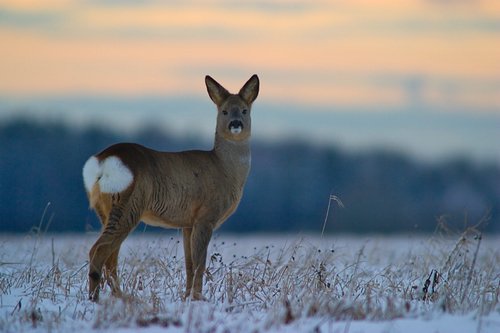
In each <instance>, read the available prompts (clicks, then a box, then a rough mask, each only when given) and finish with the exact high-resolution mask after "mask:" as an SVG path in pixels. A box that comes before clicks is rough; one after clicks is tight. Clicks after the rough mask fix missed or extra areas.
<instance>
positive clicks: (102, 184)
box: [83, 156, 134, 193]
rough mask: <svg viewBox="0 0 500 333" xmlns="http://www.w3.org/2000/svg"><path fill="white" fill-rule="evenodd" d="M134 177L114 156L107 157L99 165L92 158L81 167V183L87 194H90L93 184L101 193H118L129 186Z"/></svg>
mask: <svg viewBox="0 0 500 333" xmlns="http://www.w3.org/2000/svg"><path fill="white" fill-rule="evenodd" d="M133 180H134V175H133V174H132V172H131V171H130V169H129V168H128V167H127V166H126V165H125V164H123V162H122V161H121V160H120V159H119V158H118V157H116V156H109V157H108V158H106V159H105V160H103V161H101V162H100V163H99V160H98V159H97V158H96V157H95V156H92V157H91V158H89V159H88V161H87V162H86V163H85V165H84V166H83V183H84V184H85V189H86V190H87V192H91V190H92V187H94V184H95V183H99V188H100V190H101V192H103V193H118V192H122V191H123V190H125V189H126V188H127V187H129V186H130V184H131V183H132V181H133Z"/></svg>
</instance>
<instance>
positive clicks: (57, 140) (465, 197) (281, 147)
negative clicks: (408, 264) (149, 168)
mask: <svg viewBox="0 0 500 333" xmlns="http://www.w3.org/2000/svg"><path fill="white" fill-rule="evenodd" d="M121 141H128V142H137V143H140V144H143V145H146V146H149V147H151V148H154V149H158V150H164V151H179V150H185V149H211V145H212V143H211V142H206V141H204V140H202V139H198V138H195V137H185V138H179V137H176V136H173V135H169V133H165V132H164V131H163V130H160V129H158V128H154V127H149V128H144V129H142V130H139V131H137V132H134V133H128V132H127V133H125V132H119V131H110V130H109V129H104V128H99V127H77V126H71V125H67V124H64V123H62V122H61V123H58V122H36V121H34V120H26V119H16V120H10V121H7V122H4V123H3V124H0V232H10V233H25V232H28V231H30V230H32V229H34V228H35V229H36V228H40V227H41V228H42V229H44V231H45V230H47V231H49V232H84V231H90V230H94V231H95V230H99V222H98V220H97V218H96V216H95V214H94V213H93V212H92V211H91V210H89V208H88V202H87V198H86V195H85V191H84V188H83V183H82V176H81V173H82V166H83V164H84V162H85V161H86V159H87V158H88V157H89V156H91V155H92V154H95V153H97V152H99V151H100V150H102V149H104V148H105V147H107V146H108V145H110V144H113V143H116V142H121ZM332 196H334V197H335V198H336V199H338V201H341V202H342V203H343V207H341V205H340V204H339V202H338V201H336V200H331V199H330V198H331V197H332ZM329 203H330V209H329V211H328V215H326V213H327V208H328V205H329ZM443 222H445V223H446V224H448V225H455V226H457V227H459V228H463V227H464V226H466V225H475V224H477V223H480V222H481V228H483V229H484V230H486V231H490V232H499V231H500V167H499V166H498V165H496V164H494V163H479V162H473V161H470V160H468V159H467V158H464V157H462V158H461V157H457V158H455V159H452V160H445V161H440V162H422V161H417V160H415V159H413V158H412V157H411V156H407V155H404V154H401V153H396V152H391V151H385V150H377V151H373V150H370V151H365V152H359V151H358V152H350V151H345V150H343V149H341V148H339V147H332V146H321V145H314V144H312V143H308V142H306V141H301V140H296V141H290V140H287V141H279V142H270V141H259V140H258V139H255V140H253V141H252V169H251V172H250V176H249V179H248V182H247V186H246V188H245V193H244V196H243V199H242V201H241V204H240V206H239V208H238V210H237V211H236V213H235V214H234V215H233V216H232V217H231V218H230V219H229V220H228V221H227V222H226V223H225V224H224V225H223V226H222V227H221V229H220V230H221V231H224V232H280V233H287V232H304V233H311V232H316V233H319V232H321V231H322V229H323V225H324V224H325V226H326V228H325V231H326V232H327V233H407V232H418V233H425V232H432V231H433V230H435V229H436V227H437V225H438V223H443ZM144 229H146V230H148V231H157V230H159V229H158V228H153V227H149V226H148V227H147V228H146V227H145V226H144V225H140V226H139V227H138V230H144Z"/></svg>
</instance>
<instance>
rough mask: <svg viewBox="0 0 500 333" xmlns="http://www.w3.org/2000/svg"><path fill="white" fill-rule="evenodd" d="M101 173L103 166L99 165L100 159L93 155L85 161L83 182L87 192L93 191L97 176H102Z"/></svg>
mask: <svg viewBox="0 0 500 333" xmlns="http://www.w3.org/2000/svg"><path fill="white" fill-rule="evenodd" d="M100 174H101V166H100V165H99V160H98V159H97V158H96V157H95V156H92V157H91V158H89V159H88V160H87V162H85V165H84V166H83V184H84V185H85V190H87V192H91V191H92V187H94V184H95V182H96V181H97V178H99V177H100Z"/></svg>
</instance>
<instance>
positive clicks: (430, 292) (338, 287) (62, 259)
mask: <svg viewBox="0 0 500 333" xmlns="http://www.w3.org/2000/svg"><path fill="white" fill-rule="evenodd" d="M94 238H95V236H94V235H93V236H78V237H77V236H74V237H51V236H50V235H46V236H42V235H32V236H28V237H24V238H21V237H14V238H8V237H3V238H1V239H0V269H1V271H0V306H1V311H0V331H2V332H4V331H5V332H16V331H26V330H29V329H31V328H38V329H42V330H47V331H67V330H69V329H86V328H92V327H93V328H100V329H107V328H116V327H136V326H138V327H148V326H149V327H151V326H158V327H170V328H173V329H179V330H182V331H193V332H195V331H196V332H215V331H224V329H227V330H228V331H240V332H254V331H255V332H258V331H266V330H269V329H272V328H276V327H279V326H281V325H288V324H292V323H295V322H297V321H300V320H304V319H307V318H316V319H317V325H318V327H319V325H321V324H322V323H323V322H325V321H335V320H345V321H351V320H369V321H375V320H389V319H394V318H416V317H426V316H432V315H436V314H439V313H451V314H457V315H464V314H474V315H476V316H477V318H481V317H482V316H485V315H488V314H489V313H491V312H492V311H500V306H499V304H498V301H499V294H500V287H499V280H500V253H499V247H498V246H495V244H494V242H493V241H490V242H488V241H487V240H483V236H482V235H481V233H480V232H479V231H477V230H476V229H474V228H469V229H467V230H466V231H465V232H463V233H461V234H459V235H458V236H457V237H455V238H454V239H450V238H449V237H445V236H442V235H439V234H436V235H434V236H433V237H427V238H417V239H413V240H412V241H409V240H410V239H409V238H408V237H407V238H406V239H403V240H398V239H392V240H391V239H383V238H382V239H380V238H376V237H373V238H365V239H364V240H360V239H356V238H339V239H338V240H337V239H329V238H326V237H325V238H319V237H304V238H301V239H299V238H295V239H293V238H288V239H286V238H276V239H273V238H272V237H261V238H260V239H259V238H253V239H250V238H249V239H241V238H238V237H236V236H235V237H230V236H225V237H220V238H216V239H214V240H213V241H212V243H211V246H210V249H209V250H210V251H209V253H210V255H209V258H208V270H207V273H206V283H205V286H204V294H205V297H206V298H207V302H189V301H187V302H183V301H182V300H181V298H182V295H183V288H184V287H183V286H184V279H185V277H184V266H183V265H184V260H183V257H182V256H183V254H182V244H181V243H180V241H179V239H180V238H179V237H178V236H173V237H172V236H167V235H164V236H161V237H159V236H148V235H141V236H134V237H132V239H129V240H127V241H126V243H125V246H124V250H123V252H122V255H121V257H120V267H121V270H120V277H121V284H122V289H123V290H124V292H125V293H126V295H127V296H125V297H124V298H122V299H115V298H113V297H111V296H109V289H107V287H106V286H104V292H103V297H102V301H101V303H100V304H99V305H95V304H93V303H91V302H89V301H88V300H87V267H86V265H87V263H86V260H87V258H86V254H87V252H88V247H89V246H90V244H91V243H92V241H93V239H94ZM230 240H233V241H230ZM497 240H498V238H497ZM249 323H255V324H254V325H251V327H250V325H249Z"/></svg>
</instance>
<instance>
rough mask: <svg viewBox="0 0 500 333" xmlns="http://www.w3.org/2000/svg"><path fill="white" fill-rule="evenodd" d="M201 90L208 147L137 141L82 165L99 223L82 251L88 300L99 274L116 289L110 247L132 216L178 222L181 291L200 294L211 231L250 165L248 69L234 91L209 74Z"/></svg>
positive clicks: (114, 254)
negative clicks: (211, 123) (157, 146)
mask: <svg viewBox="0 0 500 333" xmlns="http://www.w3.org/2000/svg"><path fill="white" fill-rule="evenodd" d="M205 84H206V86H207V90H208V95H209V96H210V98H211V99H212V101H213V102H214V103H215V104H216V105H217V125H216V130H215V143H214V147H213V149H212V150H211V151H200V150H190V151H182V152H178V153H169V152H159V151H155V150H152V149H149V148H146V147H143V146H140V145H138V144H132V143H120V144H116V145H112V146H110V147H108V148H106V149H105V150H103V151H102V152H100V153H98V154H97V155H95V156H92V157H90V158H89V159H88V160H87V162H86V163H85V165H84V167H83V180H84V185H85V189H86V191H87V195H88V198H89V202H90V207H91V208H93V209H94V210H95V211H96V213H97V215H98V217H99V219H100V220H101V223H102V225H103V228H102V232H101V235H100V237H99V238H98V239H97V241H96V242H95V244H94V245H93V246H92V249H91V250H90V253H89V257H90V263H89V298H90V299H91V300H92V301H98V299H99V284H100V280H101V273H102V270H103V268H104V278H105V280H106V281H107V283H108V284H109V285H110V287H111V290H112V294H113V295H115V296H119V295H121V291H120V287H119V282H118V275H117V264H118V252H119V250H120V245H121V244H122V242H123V241H124V240H125V238H126V237H127V235H128V234H129V233H130V232H131V231H132V230H133V229H134V228H135V227H136V226H137V224H138V223H139V221H141V220H142V221H144V222H145V223H147V224H150V225H154V226H162V227H174V228H182V236H183V242H184V255H185V264H186V294H185V297H192V299H195V300H199V299H203V296H202V282H203V274H204V271H205V263H206V257H207V247H208V243H209V241H210V238H211V236H212V231H213V230H214V229H215V228H217V227H218V226H220V225H221V224H222V223H223V222H224V221H225V220H226V219H227V218H228V217H229V216H230V215H231V214H232V213H233V212H234V211H235V210H236V207H237V206H238V204H239V202H240V199H241V196H242V193H243V187H244V185H245V182H246V179H247V176H248V172H249V170H250V160H251V159H250V142H249V140H250V130H251V121H250V109H251V106H252V103H253V101H254V100H255V99H256V98H257V95H258V93H259V78H258V77H257V75H253V76H252V77H251V78H250V79H249V80H248V81H247V82H246V83H245V85H244V86H243V87H242V88H241V90H240V91H239V93H238V94H230V93H229V92H228V91H227V90H226V89H225V88H224V87H222V86H221V85H220V84H219V83H217V81H215V80H214V79H212V78H211V77H210V76H206V77H205Z"/></svg>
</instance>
